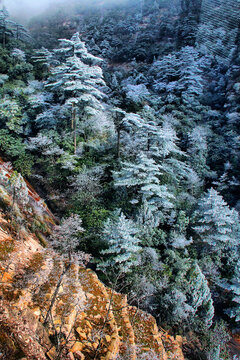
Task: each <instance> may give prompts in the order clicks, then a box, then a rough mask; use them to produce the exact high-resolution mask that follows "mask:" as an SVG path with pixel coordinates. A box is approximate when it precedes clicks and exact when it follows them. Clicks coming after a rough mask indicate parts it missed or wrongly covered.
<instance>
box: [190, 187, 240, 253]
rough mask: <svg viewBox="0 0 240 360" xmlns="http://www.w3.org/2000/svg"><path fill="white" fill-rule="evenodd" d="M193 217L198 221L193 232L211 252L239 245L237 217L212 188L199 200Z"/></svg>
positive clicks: (239, 231)
mask: <svg viewBox="0 0 240 360" xmlns="http://www.w3.org/2000/svg"><path fill="white" fill-rule="evenodd" d="M195 216H196V218H197V220H198V226H195V228H194V230H195V232H196V233H197V234H198V236H199V237H200V239H201V240H202V241H203V242H206V243H207V244H208V245H209V246H210V247H211V248H212V250H213V251H215V252H218V251H221V250H223V249H224V248H232V247H234V246H236V245H239V233H240V226H239V215H238V213H237V212H236V210H234V209H230V208H229V206H228V205H227V203H226V202H225V201H224V199H223V198H222V196H221V195H220V194H218V192H217V191H216V190H214V189H213V188H211V189H210V190H208V192H207V194H205V195H204V197H203V198H202V199H201V200H200V202H199V208H198V210H197V211H196V212H195Z"/></svg>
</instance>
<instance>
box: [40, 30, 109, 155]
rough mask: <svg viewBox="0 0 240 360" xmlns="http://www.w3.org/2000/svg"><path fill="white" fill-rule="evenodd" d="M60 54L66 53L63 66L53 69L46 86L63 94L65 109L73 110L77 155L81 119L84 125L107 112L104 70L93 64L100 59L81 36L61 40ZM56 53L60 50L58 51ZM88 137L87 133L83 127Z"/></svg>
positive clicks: (76, 35)
mask: <svg viewBox="0 0 240 360" xmlns="http://www.w3.org/2000/svg"><path fill="white" fill-rule="evenodd" d="M60 41H61V45H62V47H60V49H58V50H59V52H60V54H61V55H62V54H64V57H63V59H64V60H62V61H63V62H62V63H61V65H59V66H57V67H55V68H54V69H53V70H52V76H51V77H50V81H49V82H48V84H47V85H46V86H47V87H48V88H51V89H52V90H54V91H56V92H58V93H62V95H63V96H64V100H65V103H64V106H65V107H66V108H68V109H69V110H70V111H71V124H72V126H71V127H72V130H73V135H74V148H75V152H76V134H77V118H79V119H80V121H82V122H83V123H84V120H87V119H89V118H91V117H94V116H97V115H100V113H101V112H102V111H103V106H102V104H101V101H102V100H103V98H104V94H103V92H102V91H101V89H100V87H102V86H105V82H104V80H103V73H102V69H101V68H100V67H99V66H96V65H93V64H96V63H97V62H99V61H100V59H99V58H96V57H95V56H93V55H91V54H89V53H88V52H87V49H86V47H85V45H84V43H83V42H82V41H81V40H80V38H79V34H78V33H76V34H75V35H73V37H72V39H71V40H60ZM58 50H56V51H58ZM82 129H83V133H84V137H85V138H86V133H85V131H84V126H82Z"/></svg>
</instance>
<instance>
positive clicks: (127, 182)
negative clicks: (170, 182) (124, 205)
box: [113, 153, 174, 215]
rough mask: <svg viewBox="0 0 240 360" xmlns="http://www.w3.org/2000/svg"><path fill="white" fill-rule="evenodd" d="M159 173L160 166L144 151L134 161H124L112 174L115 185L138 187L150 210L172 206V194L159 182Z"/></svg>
mask: <svg viewBox="0 0 240 360" xmlns="http://www.w3.org/2000/svg"><path fill="white" fill-rule="evenodd" d="M160 175H161V172H160V166H159V165H157V164H156V162H155V161H154V160H153V159H152V158H148V157H147V156H146V155H145V154H144V153H141V154H140V155H139V157H138V158H137V161H136V163H129V162H128V163H127V162H125V163H123V164H122V168H121V170H120V171H118V172H114V174H113V176H114V180H115V182H114V184H115V186H126V187H138V188H139V189H140V190H139V194H140V195H141V198H142V202H144V201H145V202H146V204H147V205H148V207H149V208H150V209H151V211H152V212H154V211H157V210H166V209H169V208H171V207H173V204H172V201H173V200H174V196H173V195H172V194H171V193H170V192H169V191H168V188H167V186H166V185H161V184H160V180H159V176H160ZM159 215H160V214H159Z"/></svg>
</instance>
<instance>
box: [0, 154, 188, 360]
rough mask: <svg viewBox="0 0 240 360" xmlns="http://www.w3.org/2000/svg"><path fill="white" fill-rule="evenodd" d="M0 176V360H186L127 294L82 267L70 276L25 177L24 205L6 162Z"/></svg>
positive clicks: (72, 269)
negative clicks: (51, 242)
mask: <svg viewBox="0 0 240 360" xmlns="http://www.w3.org/2000/svg"><path fill="white" fill-rule="evenodd" d="M0 170H1V178H0V202H1V210H0V279H1V280H0V350H1V354H2V355H0V358H1V359H6V358H7V359H9V360H10V359H36V360H37V359H38V360H41V359H102V360H103V359H106V360H107V359H108V360H111V359H149V358H152V359H159V360H160V359H162V360H168V359H179V360H181V359H183V355H182V351H181V349H180V345H179V344H178V343H177V342H176V341H175V340H174V338H173V337H171V336H169V335H167V334H166V333H164V332H163V331H161V332H160V331H159V330H158V328H157V325H156V321H155V319H154V318H153V317H152V316H151V315H149V314H147V313H145V312H143V311H141V310H140V309H137V308H134V307H132V306H129V305H128V303H127V298H126V296H125V295H122V294H118V293H116V292H115V291H114V290H112V289H109V288H106V287H105V286H104V284H103V283H102V282H101V281H100V280H99V279H98V277H97V275H96V274H95V273H94V272H93V271H91V270H90V269H86V268H85V267H84V266H79V265H76V264H72V265H71V266H70V268H69V269H68V270H66V263H65V262H64V260H63V259H62V258H61V257H60V256H59V255H58V254H57V253H55V252H54V251H53V250H52V249H51V248H50V247H49V246H48V244H47V236H48V234H49V233H50V232H51V228H52V226H53V225H54V222H55V220H54V218H53V216H52V215H51V213H50V211H49V210H48V209H47V208H46V206H43V207H42V206H39V202H40V203H42V202H41V201H40V198H39V197H38V196H36V195H37V194H36V193H35V192H34V190H33V189H32V188H31V187H30V185H27V186H25V185H26V183H25V181H24V179H22V178H20V179H21V183H22V185H21V191H23V190H22V189H25V200H24V201H23V199H22V198H21V196H20V195H19V194H21V191H19V192H18V196H16V195H14V193H15V192H14V184H16V183H14V182H13V176H16V177H17V178H19V175H16V174H15V173H14V172H13V171H12V170H11V167H9V164H8V166H6V164H5V163H4V162H3V160H1V169H0ZM15 186H16V185H15ZM26 189H28V191H27V195H26ZM29 189H31V191H30V190H29ZM33 194H34V196H33ZM27 198H28V199H27ZM33 224H35V225H34V226H33ZM1 356H2V357H1Z"/></svg>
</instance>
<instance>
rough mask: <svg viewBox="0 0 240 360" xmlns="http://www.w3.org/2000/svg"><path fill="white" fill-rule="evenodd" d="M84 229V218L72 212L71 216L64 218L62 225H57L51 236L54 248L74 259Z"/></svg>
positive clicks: (69, 258)
mask: <svg viewBox="0 0 240 360" xmlns="http://www.w3.org/2000/svg"><path fill="white" fill-rule="evenodd" d="M83 231H84V229H83V228H82V220H81V219H80V217H79V215H76V214H72V215H71V216H70V217H69V218H67V219H64V220H63V221H62V223H61V225H57V226H55V228H54V230H53V233H52V236H51V243H52V246H53V248H54V249H56V250H58V251H59V252H60V253H61V254H62V255H63V256H64V257H66V258H68V260H72V259H73V258H74V253H77V249H78V247H79V239H80V236H81V233H82V232H83Z"/></svg>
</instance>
